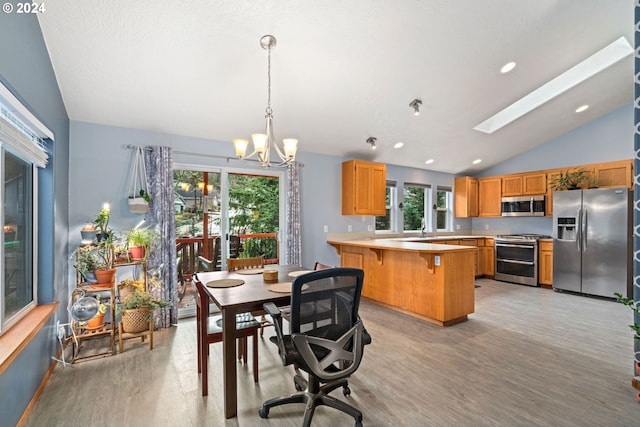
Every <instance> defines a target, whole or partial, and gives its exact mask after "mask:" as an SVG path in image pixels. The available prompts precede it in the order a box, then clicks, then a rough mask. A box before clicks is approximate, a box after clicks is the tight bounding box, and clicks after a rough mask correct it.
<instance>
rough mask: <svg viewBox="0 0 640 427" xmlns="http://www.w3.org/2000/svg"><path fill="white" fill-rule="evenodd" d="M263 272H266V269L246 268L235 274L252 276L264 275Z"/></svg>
mask: <svg viewBox="0 0 640 427" xmlns="http://www.w3.org/2000/svg"><path fill="white" fill-rule="evenodd" d="M263 271H264V268H245V269H242V270H236V271H234V273H238V274H246V275H251V274H262V272H263Z"/></svg>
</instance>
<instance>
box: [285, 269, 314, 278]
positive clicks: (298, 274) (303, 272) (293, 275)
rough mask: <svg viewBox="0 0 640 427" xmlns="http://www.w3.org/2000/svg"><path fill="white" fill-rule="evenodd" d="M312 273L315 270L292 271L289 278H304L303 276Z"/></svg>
mask: <svg viewBox="0 0 640 427" xmlns="http://www.w3.org/2000/svg"><path fill="white" fill-rule="evenodd" d="M312 271H313V270H300V271H292V272H291V273H289V277H298V276H302V275H303V274H307V273H311V272H312Z"/></svg>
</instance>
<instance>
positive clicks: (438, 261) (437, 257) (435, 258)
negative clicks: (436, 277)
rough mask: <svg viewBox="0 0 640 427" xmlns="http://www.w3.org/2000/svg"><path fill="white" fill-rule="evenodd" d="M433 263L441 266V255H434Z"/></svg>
mask: <svg viewBox="0 0 640 427" xmlns="http://www.w3.org/2000/svg"><path fill="white" fill-rule="evenodd" d="M433 264H434V265H435V266H436V267H440V255H436V256H434V257H433Z"/></svg>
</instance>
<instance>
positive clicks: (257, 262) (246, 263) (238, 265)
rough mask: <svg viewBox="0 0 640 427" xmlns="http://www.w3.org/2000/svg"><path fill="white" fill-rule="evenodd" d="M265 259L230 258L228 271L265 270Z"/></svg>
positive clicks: (261, 257) (260, 257)
mask: <svg viewBox="0 0 640 427" xmlns="http://www.w3.org/2000/svg"><path fill="white" fill-rule="evenodd" d="M263 267H264V257H263V256H258V257H253V258H229V259H227V271H237V270H245V269H249V268H263Z"/></svg>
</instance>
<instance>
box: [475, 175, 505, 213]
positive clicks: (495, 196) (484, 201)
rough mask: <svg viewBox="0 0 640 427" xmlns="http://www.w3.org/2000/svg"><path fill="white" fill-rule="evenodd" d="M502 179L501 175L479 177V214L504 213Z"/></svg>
mask: <svg viewBox="0 0 640 427" xmlns="http://www.w3.org/2000/svg"><path fill="white" fill-rule="evenodd" d="M501 184H502V180H501V178H500V177H490V178H479V179H478V216H500V215H501V214H502V200H501V198H502V187H501Z"/></svg>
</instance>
